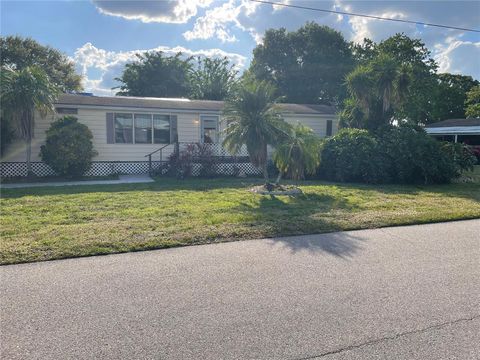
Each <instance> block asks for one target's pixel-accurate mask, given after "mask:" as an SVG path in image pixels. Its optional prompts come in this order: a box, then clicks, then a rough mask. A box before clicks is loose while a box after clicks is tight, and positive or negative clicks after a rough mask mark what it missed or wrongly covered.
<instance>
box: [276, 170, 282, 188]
mask: <svg viewBox="0 0 480 360" xmlns="http://www.w3.org/2000/svg"><path fill="white" fill-rule="evenodd" d="M281 179H282V172H281V171H279V172H278V176H277V180H275V185H278V184H279V183H280V180H281Z"/></svg>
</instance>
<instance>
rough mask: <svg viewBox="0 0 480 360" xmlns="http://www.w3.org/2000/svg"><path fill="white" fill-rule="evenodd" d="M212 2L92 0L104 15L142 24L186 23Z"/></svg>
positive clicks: (188, 0) (189, 0)
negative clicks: (199, 9)
mask: <svg viewBox="0 0 480 360" xmlns="http://www.w3.org/2000/svg"><path fill="white" fill-rule="evenodd" d="M212 1H213V0H196V1H192V0H162V1H151V0H150V1H149V0H146V1H143V0H123V1H109V0H92V2H93V3H94V4H95V6H96V7H97V9H98V10H99V11H100V12H101V13H103V14H106V15H111V16H118V17H122V18H125V19H129V20H140V21H142V22H144V23H149V22H162V23H179V24H182V23H186V22H187V21H188V20H189V19H190V18H192V17H193V16H195V15H197V11H198V8H204V7H208V6H209V5H210V4H211V3H212Z"/></svg>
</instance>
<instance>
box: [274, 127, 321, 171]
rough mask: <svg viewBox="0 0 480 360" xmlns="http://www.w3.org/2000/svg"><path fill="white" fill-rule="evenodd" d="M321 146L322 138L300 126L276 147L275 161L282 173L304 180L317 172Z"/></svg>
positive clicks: (293, 129) (294, 128)
mask: <svg viewBox="0 0 480 360" xmlns="http://www.w3.org/2000/svg"><path fill="white" fill-rule="evenodd" d="M321 144H322V143H321V140H320V138H319V137H318V136H317V135H315V133H314V132H313V130H312V129H310V128H309V127H306V126H304V125H301V124H298V125H296V126H293V127H292V128H291V131H290V132H289V136H287V137H285V138H284V139H283V141H282V142H281V143H280V144H278V145H277V146H276V148H275V151H274V153H273V161H274V162H275V165H276V166H277V168H278V170H279V171H280V172H281V173H284V174H287V175H288V176H289V177H290V178H292V179H294V180H302V179H304V178H305V174H310V175H312V174H315V172H316V171H317V168H318V166H319V165H320V148H321Z"/></svg>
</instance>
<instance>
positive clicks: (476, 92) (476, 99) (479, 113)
mask: <svg viewBox="0 0 480 360" xmlns="http://www.w3.org/2000/svg"><path fill="white" fill-rule="evenodd" d="M465 105H466V108H465V115H466V116H468V117H473V118H480V85H477V86H475V87H473V88H471V89H470V91H469V92H468V93H467V100H466V101H465Z"/></svg>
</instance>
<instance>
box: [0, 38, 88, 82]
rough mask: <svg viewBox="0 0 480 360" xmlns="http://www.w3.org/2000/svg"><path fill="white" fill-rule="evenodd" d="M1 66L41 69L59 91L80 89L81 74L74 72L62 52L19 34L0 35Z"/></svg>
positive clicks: (72, 64) (70, 63) (19, 68)
mask: <svg viewBox="0 0 480 360" xmlns="http://www.w3.org/2000/svg"><path fill="white" fill-rule="evenodd" d="M0 53H1V54H2V56H1V57H0V59H1V66H2V67H7V66H8V67H10V68H12V69H16V70H22V69H25V68H26V67H38V68H41V69H43V71H45V73H46V74H47V75H48V77H49V79H50V81H51V82H52V83H53V84H55V85H56V86H57V87H58V88H59V89H60V90H61V91H63V92H69V91H78V90H81V89H82V85H81V80H82V78H81V76H80V75H78V74H77V73H76V72H75V64H74V63H73V62H72V61H71V60H70V59H69V58H68V57H67V56H66V55H65V54H63V53H61V52H60V51H58V50H56V49H54V48H52V47H50V46H43V45H41V44H39V43H38V42H36V41H35V40H33V39H31V38H23V37H20V36H6V37H3V36H2V37H0Z"/></svg>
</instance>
